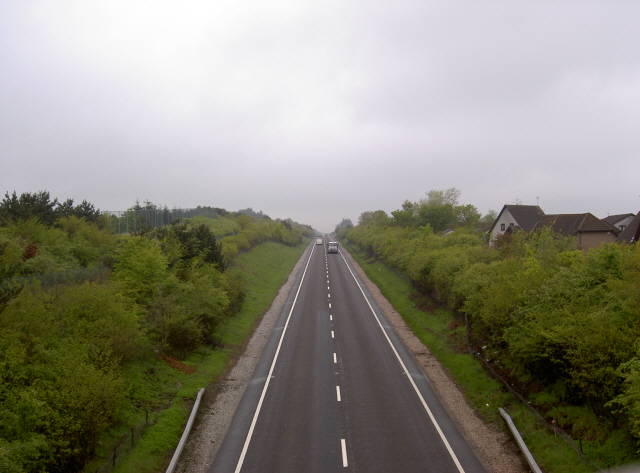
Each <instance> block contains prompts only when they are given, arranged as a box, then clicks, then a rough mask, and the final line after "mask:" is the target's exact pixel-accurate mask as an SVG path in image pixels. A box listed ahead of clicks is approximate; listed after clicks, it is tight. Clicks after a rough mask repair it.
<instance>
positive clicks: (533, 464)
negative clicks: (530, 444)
mask: <svg viewBox="0 0 640 473" xmlns="http://www.w3.org/2000/svg"><path fill="white" fill-rule="evenodd" d="M498 411H500V415H501V416H502V418H503V419H504V420H505V421H507V425H508V426H509V430H511V434H512V435H513V437H514V438H515V439H516V442H518V446H519V447H520V451H521V452H522V454H523V455H524V457H525V459H526V460H527V463H528V464H529V468H531V471H533V473H542V470H540V467H539V466H538V464H537V463H536V460H535V459H534V458H533V455H531V452H530V451H529V448H527V444H526V443H524V440H522V436H521V435H520V432H518V429H517V427H516V426H515V424H514V423H513V420H511V416H510V415H509V414H507V411H505V410H504V409H503V408H502V407H500V408H498Z"/></svg>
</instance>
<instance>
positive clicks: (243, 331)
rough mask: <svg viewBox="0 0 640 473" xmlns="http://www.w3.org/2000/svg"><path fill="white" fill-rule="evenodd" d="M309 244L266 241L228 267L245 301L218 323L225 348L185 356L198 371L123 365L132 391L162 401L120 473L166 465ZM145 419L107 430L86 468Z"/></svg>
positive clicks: (130, 417)
mask: <svg viewBox="0 0 640 473" xmlns="http://www.w3.org/2000/svg"><path fill="white" fill-rule="evenodd" d="M308 242H309V239H305V240H304V242H303V243H302V244H300V245H298V246H297V247H289V246H285V245H282V244H279V243H274V242H267V243H263V244H261V245H258V246H256V247H255V248H253V249H252V250H251V251H248V252H246V253H243V254H241V255H239V256H238V257H237V258H236V259H235V260H234V261H233V265H232V267H230V268H229V271H233V272H237V273H240V274H241V275H242V278H243V279H244V288H245V291H246V298H245V301H244V303H243V305H242V309H241V310H240V312H239V313H238V314H236V315H235V316H234V317H232V318H230V319H228V320H226V321H225V322H224V323H223V324H221V325H220V326H219V327H218V330H217V333H216V335H217V338H218V339H219V340H220V341H221V343H222V345H221V347H219V348H216V349H211V348H206V347H203V348H200V349H199V350H197V351H195V352H193V353H192V354H191V355H190V356H189V357H188V358H187V359H186V360H184V362H185V363H186V364H188V365H195V366H196V367H197V371H196V372H195V373H192V374H186V373H184V372H182V371H179V370H176V369H173V368H170V367H169V366H168V365H167V364H166V363H165V362H164V361H162V360H161V359H159V358H157V357H156V356H154V355H153V354H149V355H148V356H147V357H146V358H145V359H139V360H136V361H135V362H132V363H130V364H128V365H127V366H126V367H125V370H126V371H127V375H126V377H127V379H129V380H130V387H131V389H132V390H136V392H138V393H141V392H142V393H144V397H146V398H148V399H149V402H150V404H153V403H156V404H158V399H159V400H160V402H159V405H156V406H155V407H154V408H153V409H152V412H151V414H150V420H152V421H153V422H154V423H153V425H150V426H148V427H147V428H146V429H145V430H144V433H143V435H142V437H140V439H139V440H137V443H136V445H135V448H133V449H132V450H131V451H130V453H128V454H127V455H126V456H124V457H123V458H121V459H120V460H119V462H118V465H117V467H116V469H115V471H116V472H117V473H129V472H131V473H153V472H157V471H160V470H164V469H165V468H166V467H167V465H168V463H169V461H170V459H171V455H172V454H173V450H174V449H175V447H176V446H177V444H178V441H179V440H180V437H181V436H182V432H183V430H184V426H185V424H186V420H187V418H188V416H189V413H190V410H191V406H192V405H193V402H192V401H193V400H194V399H195V398H196V396H197V394H198V391H199V389H200V388H203V387H206V386H207V385H209V384H210V383H211V382H214V381H216V380H218V379H219V378H220V377H221V376H223V375H224V374H225V373H226V372H227V371H228V369H229V368H230V366H231V364H232V363H233V362H234V360H235V357H236V356H237V355H238V354H239V353H240V352H241V351H242V349H243V347H244V344H245V342H246V341H247V340H248V338H249V337H250V335H251V333H252V332H253V329H254V327H255V326H256V324H257V321H258V319H259V318H260V317H261V315H262V314H263V313H264V312H266V310H267V309H268V308H269V306H270V305H271V301H272V300H273V299H274V298H275V296H276V294H277V292H278V289H280V287H281V286H282V284H283V283H284V282H285V281H286V279H287V277H288V276H289V274H290V273H291V271H292V269H293V267H294V266H295V264H296V262H297V261H298V259H299V258H300V256H301V255H302V252H303V251H304V250H305V248H306V247H307V243H308ZM145 373H152V374H153V375H152V376H148V375H146V374H145ZM144 420H145V412H144V409H140V410H138V411H137V412H127V413H124V414H123V422H122V424H121V425H119V426H118V427H116V428H113V429H111V430H110V431H108V432H105V434H104V435H103V438H102V439H101V441H102V445H103V446H102V450H101V451H100V452H98V453H99V456H98V458H96V460H94V461H93V462H91V463H90V464H88V465H87V467H86V468H85V470H84V471H85V472H87V473H90V472H91V473H93V472H95V471H97V470H98V469H99V468H100V467H101V466H102V465H103V464H104V462H105V461H106V458H108V456H109V455H110V454H111V452H112V451H113V446H114V445H115V444H116V442H117V440H118V439H119V438H121V436H122V435H125V434H127V433H129V432H130V431H131V428H132V427H133V426H136V425H139V424H140V423H141V422H144Z"/></svg>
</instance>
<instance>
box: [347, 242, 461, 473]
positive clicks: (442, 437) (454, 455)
mask: <svg viewBox="0 0 640 473" xmlns="http://www.w3.org/2000/svg"><path fill="white" fill-rule="evenodd" d="M340 256H342V259H343V260H344V262H345V264H346V265H347V269H348V270H349V272H350V273H351V277H353V280H354V281H355V282H356V284H357V285H358V287H359V288H360V292H361V293H362V296H363V297H364V300H365V301H366V303H367V305H368V306H369V309H370V310H371V313H372V314H373V316H374V317H375V318H376V321H377V322H378V326H379V327H380V329H381V330H382V333H383V334H384V336H385V338H386V339H387V342H389V345H390V346H391V349H392V350H393V353H395V355H396V358H398V361H399V362H400V365H401V366H402V369H403V370H404V372H405V374H406V375H407V378H408V379H409V381H410V382H411V385H412V386H413V389H414V391H415V392H416V394H417V395H418V398H420V402H422V405H423V406H424V409H425V410H426V411H427V414H429V418H430V419H431V422H433V425H434V427H435V428H436V430H437V431H438V434H439V435H440V438H441V439H442V442H443V443H444V445H445V447H446V448H447V450H448V451H449V455H451V458H452V459H453V462H454V463H455V464H456V467H457V468H458V471H459V472H460V473H464V469H463V468H462V465H461V464H460V462H459V461H458V457H456V454H455V453H454V451H453V449H452V448H451V445H450V444H449V441H448V440H447V438H446V437H445V435H444V433H443V432H442V429H440V425H439V424H438V421H436V418H435V417H434V416H433V413H432V412H431V409H429V406H428V405H427V402H426V401H425V400H424V397H422V393H421V392H420V390H419V389H418V386H416V383H415V381H414V380H413V377H412V376H411V375H410V374H409V370H407V367H406V366H405V364H404V362H403V361H402V358H400V355H399V354H398V351H397V350H396V347H394V346H393V343H392V342H391V339H390V338H389V335H387V332H386V331H385V330H384V327H383V326H382V324H381V323H380V319H379V318H378V316H377V315H376V311H375V310H373V307H372V306H371V303H370V302H369V299H367V296H366V295H365V293H364V291H363V290H362V287H361V286H360V284H358V280H357V279H356V275H355V274H353V271H351V267H350V266H349V263H348V262H347V259H346V258H345V257H344V255H343V254H342V252H340Z"/></svg>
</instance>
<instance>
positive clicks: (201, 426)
mask: <svg viewBox="0 0 640 473" xmlns="http://www.w3.org/2000/svg"><path fill="white" fill-rule="evenodd" d="M341 250H342V252H343V253H344V254H345V256H346V257H347V258H348V259H349V261H350V262H351V264H352V265H353V267H354V268H355V269H356V271H357V272H358V275H359V276H360V278H362V280H363V281H364V283H365V284H366V286H367V289H368V290H369V292H370V293H371V295H372V297H373V298H374V300H375V301H376V303H377V304H378V306H379V307H380V309H381V310H382V312H383V313H384V314H385V316H386V317H387V319H388V320H389V322H390V323H391V324H392V325H393V327H394V329H395V331H396V332H397V333H398V335H399V336H400V338H401V339H402V341H403V342H404V343H405V345H406V346H407V348H408V349H409V351H410V352H411V353H412V354H413V356H414V357H415V359H416V360H417V361H418V363H419V364H420V366H421V367H422V369H423V370H424V372H425V374H426V375H427V377H428V378H429V379H430V380H431V382H432V384H433V385H434V387H435V388H436V393H437V395H438V397H439V398H440V400H441V402H442V403H443V405H444V407H445V409H447V411H448V412H449V414H450V415H451V417H452V418H453V419H454V421H455V422H456V423H457V425H458V427H459V428H460V430H461V431H462V433H463V435H464V436H465V437H466V438H467V440H468V441H469V443H470V444H471V445H472V447H473V448H474V450H475V452H476V454H477V455H478V457H479V458H480V460H481V461H482V463H483V464H484V465H485V468H487V469H488V470H489V471H491V472H495V473H521V472H527V471H529V470H528V468H525V467H524V465H523V461H522V457H521V455H520V452H519V450H518V448H517V446H516V445H515V442H514V441H513V439H512V438H511V437H510V436H509V435H507V434H506V433H504V432H502V431H500V429H499V428H497V427H496V426H493V425H490V424H486V423H484V422H483V421H482V420H481V419H480V418H479V417H478V416H477V415H476V413H475V411H474V410H473V409H471V408H470V407H469V405H468V404H467V402H466V400H465V398H464V396H463V394H462V392H461V391H460V389H459V388H458V386H457V385H456V384H455V382H453V381H452V380H451V378H450V377H449V376H448V374H447V373H446V371H445V370H444V369H443V368H442V366H441V365H440V363H439V362H438V360H436V358H435V357H434V356H433V355H432V354H431V353H430V352H429V350H428V349H427V347H425V346H424V345H423V344H422V342H420V340H419V339H418V338H417V337H416V336H415V335H414V334H413V332H412V331H411V329H409V327H407V325H406V324H405V323H404V321H403V320H402V317H401V316H400V314H398V312H397V311H396V310H395V309H394V308H393V306H392V305H391V304H390V303H389V301H387V299H386V298H385V297H384V296H383V295H382V293H381V292H380V290H379V289H378V288H377V286H375V285H374V284H373V283H372V282H371V281H370V280H369V278H367V276H366V275H365V274H364V271H363V270H362V268H360V266H359V265H358V264H357V263H356V262H355V261H354V260H353V258H352V257H351V255H350V254H349V253H348V252H347V251H346V250H345V249H344V248H341ZM307 254H308V250H307V251H305V252H304V254H303V255H302V256H301V257H300V260H298V262H297V263H296V266H295V267H294V269H293V271H292V272H291V274H290V275H289V278H288V279H287V281H286V282H285V283H284V284H283V286H282V287H281V288H280V290H279V292H278V295H277V296H276V297H275V299H274V300H273V302H272V303H271V307H270V308H269V310H268V311H267V312H266V313H265V314H264V316H263V317H262V320H261V321H260V324H259V325H258V327H257V328H256V330H255V332H254V333H253V335H252V337H251V339H250V340H249V342H248V344H247V347H246V349H245V351H244V353H243V354H242V356H240V357H239V358H238V361H237V363H236V365H235V366H234V367H233V368H232V370H231V371H230V373H229V374H228V376H226V377H225V378H224V379H222V380H220V381H218V382H215V383H212V384H211V385H209V386H208V387H207V390H206V391H205V395H204V397H203V399H202V402H201V405H200V410H199V412H198V415H197V417H196V422H195V425H194V428H193V429H192V431H191V435H190V437H189V440H188V442H187V445H186V446H185V449H184V451H183V453H182V457H181V460H180V462H179V463H178V466H177V468H176V471H177V472H178V473H206V471H207V470H208V469H209V467H210V466H211V464H212V463H213V459H214V458H215V455H216V453H217V451H218V448H219V447H220V445H221V443H222V440H223V439H224V435H225V434H226V432H227V429H228V427H229V425H230V423H231V419H232V417H233V414H234V412H235V410H236V407H237V406H238V403H239V402H240V398H241V397H242V394H243V393H244V391H245V388H246V386H247V384H248V382H249V380H250V379H251V375H252V374H253V371H254V370H255V367H256V364H257V363H258V359H259V358H260V355H261V353H262V350H263V349H264V346H265V345H266V343H267V340H268V338H269V336H270V334H271V331H272V330H273V327H274V325H275V322H276V319H277V318H278V315H279V314H280V312H281V311H282V307H283V306H284V303H285V301H286V299H287V295H288V294H289V291H290V290H291V288H292V287H293V283H294V281H295V276H296V274H297V273H298V271H299V270H300V268H301V267H302V264H303V263H304V261H305V258H306V256H307Z"/></svg>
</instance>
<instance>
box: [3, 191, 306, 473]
mask: <svg viewBox="0 0 640 473" xmlns="http://www.w3.org/2000/svg"><path fill="white" fill-rule="evenodd" d="M110 220H111V217H109V216H107V215H103V214H101V213H100V212H99V211H98V210H96V209H95V208H94V207H93V206H92V205H91V204H89V203H87V202H82V203H81V204H79V205H77V206H75V205H74V204H73V201H71V200H67V201H65V202H64V203H60V202H58V200H57V199H53V200H51V198H50V196H49V194H48V193H47V192H38V193H34V194H30V193H26V194H22V195H21V196H19V197H18V196H17V195H16V194H15V193H14V194H13V195H11V196H10V195H9V194H6V195H5V198H4V200H2V202H1V203H0V471H3V472H4V471H6V472H12V473H13V472H15V473H19V472H31V471H48V472H72V471H83V469H84V471H88V472H89V471H91V472H93V471H97V470H98V468H100V466H102V463H104V461H105V460H106V458H107V457H108V455H109V454H110V452H112V451H113V448H114V447H115V446H117V445H118V443H119V442H120V441H121V438H122V436H123V435H124V434H126V433H127V432H129V431H130V430H131V429H132V428H134V427H135V426H138V425H140V424H141V423H146V421H147V419H148V420H149V424H151V425H150V426H149V427H147V428H146V430H145V431H144V432H143V434H142V437H141V438H139V439H137V442H138V443H137V446H136V448H135V449H134V451H133V452H132V453H131V454H130V455H129V456H128V457H127V458H129V460H123V461H122V462H121V464H120V465H121V466H120V468H121V471H133V470H136V471H139V472H144V471H157V469H158V467H160V466H162V464H163V462H166V461H167V452H169V451H170V450H171V449H173V448H174V447H175V445H176V444H177V441H178V439H179V437H180V435H181V432H182V427H183V424H184V421H185V418H186V416H187V414H188V412H187V410H186V409H185V405H186V404H188V400H189V399H193V398H195V395H196V393H197V391H198V389H199V388H201V387H204V386H206V385H207V384H208V383H209V382H210V381H212V380H213V379H214V378H215V377H216V376H219V375H220V374H221V373H223V372H224V370H225V369H226V365H227V363H228V360H229V359H230V358H231V357H233V356H234V355H235V352H236V351H237V350H238V347H239V346H240V345H241V344H242V342H243V340H244V338H245V337H246V336H247V334H248V333H250V331H251V329H252V327H253V324H254V323H255V320H256V318H257V317H258V316H259V315H260V314H261V313H262V312H263V311H264V310H265V309H266V308H267V307H268V305H269V303H270V301H271V300H272V298H273V297H274V296H275V293H276V291H277V288H278V287H279V286H280V285H281V284H282V283H283V282H284V280H285V279H286V276H287V275H288V274H289V272H290V271H291V268H292V267H293V265H294V264H295V261H297V259H298V258H299V256H300V254H301V253H302V251H303V249H304V244H303V243H304V242H305V241H308V236H309V235H311V234H312V233H313V232H312V231H311V229H310V228H309V227H305V226H302V225H299V224H296V223H295V222H290V221H273V220H271V219H270V218H268V217H266V216H262V215H258V216H256V215H251V216H250V215H247V214H245V213H231V212H228V213H226V214H225V215H224V216H220V217H218V218H204V217H196V218H194V219H185V220H184V221H182V222H177V221H176V222H174V223H173V224H171V225H168V226H164V227H158V228H151V227H150V226H145V225H141V226H140V227H138V229H137V231H136V232H135V233H134V234H131V235H115V234H114V233H113V231H112V230H111V228H112V226H111V222H110ZM217 220H221V222H217ZM221 229H224V230H223V231H224V232H225V233H224V234H226V235H227V236H226V237H223V238H222V239H218V237H217V234H216V230H221ZM229 229H232V231H227V230H229ZM258 245H260V246H258ZM252 249H254V251H249V250H252ZM274 288H275V289H274ZM126 462H128V463H126ZM127 464H128V466H125V465H127Z"/></svg>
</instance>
